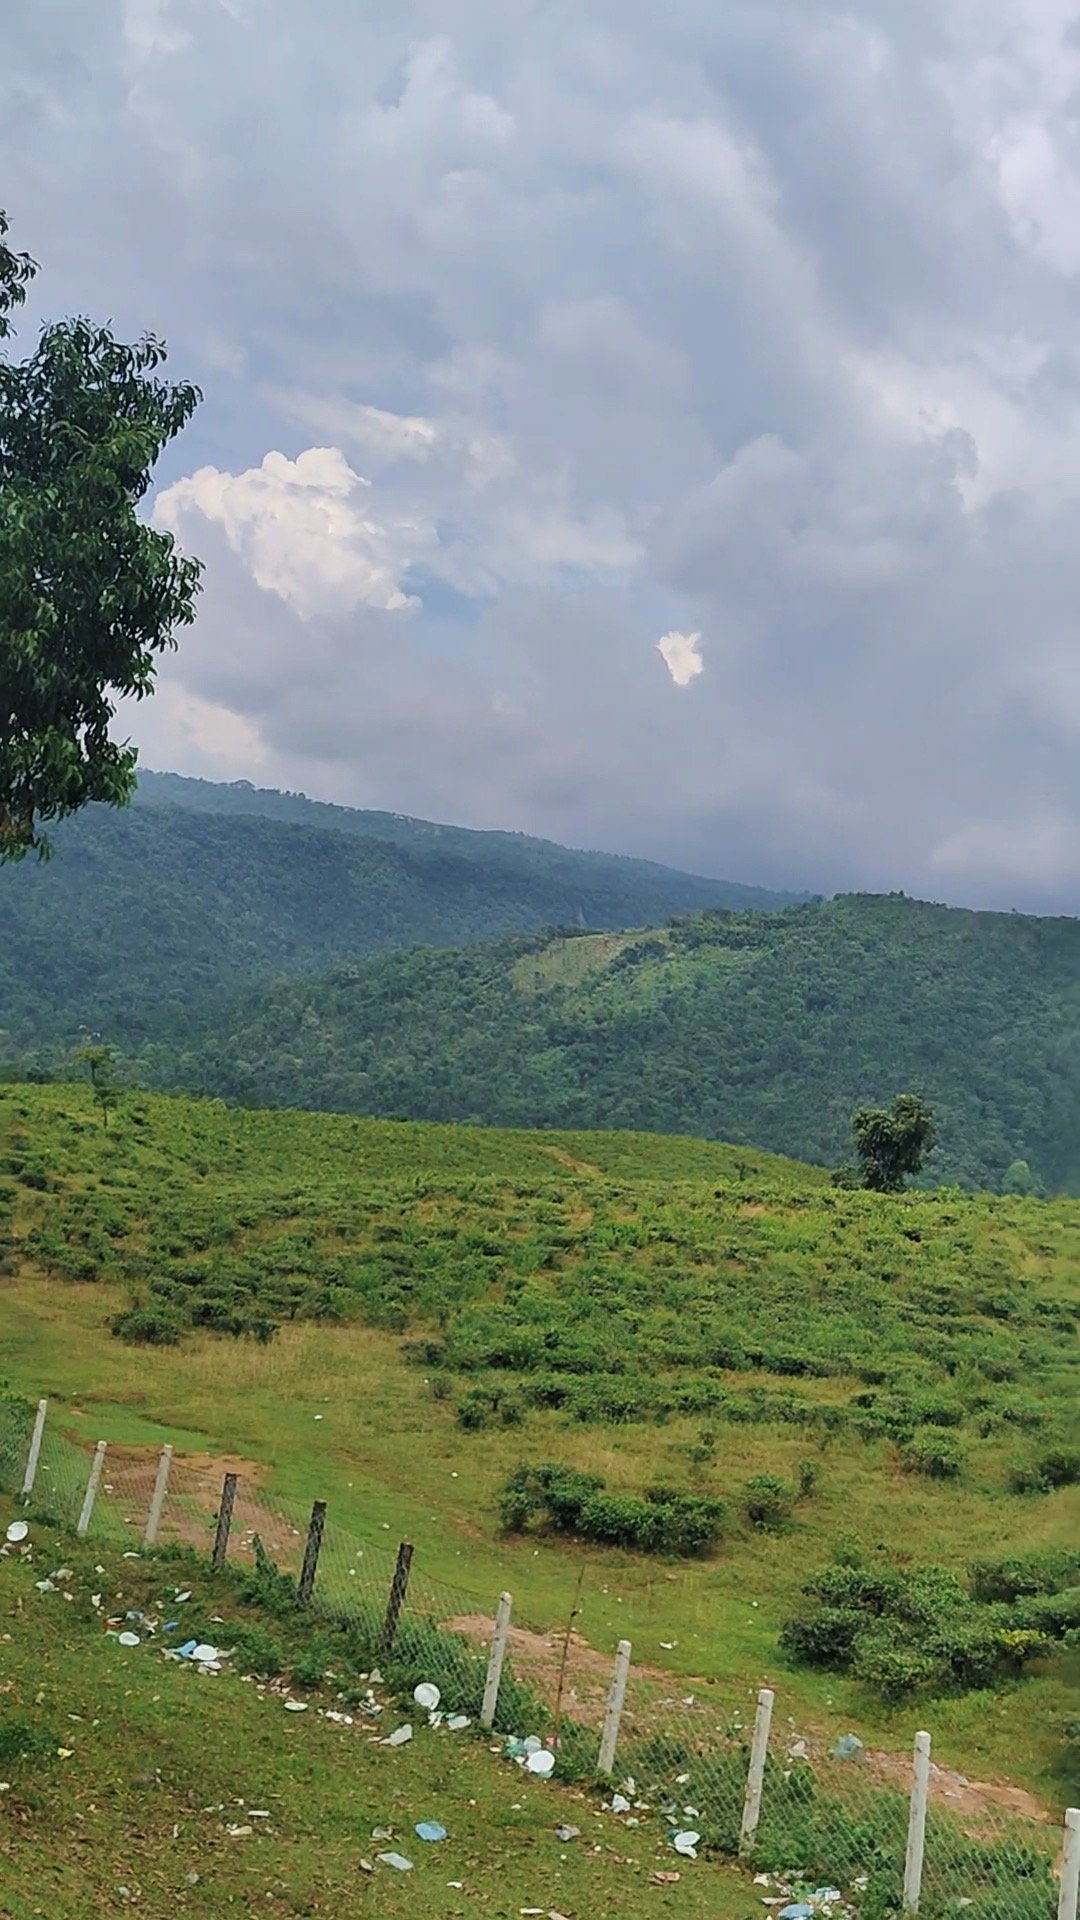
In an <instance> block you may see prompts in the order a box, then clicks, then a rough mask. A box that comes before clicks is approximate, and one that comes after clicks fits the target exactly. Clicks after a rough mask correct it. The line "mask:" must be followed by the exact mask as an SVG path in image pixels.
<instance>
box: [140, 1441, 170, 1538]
mask: <svg viewBox="0 0 1080 1920" xmlns="http://www.w3.org/2000/svg"><path fill="white" fill-rule="evenodd" d="M171 1466H172V1448H171V1447H162V1449H161V1459H160V1460H159V1461H158V1470H157V1479H156V1480H155V1482H154V1492H153V1496H152V1498H151V1501H150V1512H149V1514H148V1515H147V1518H146V1532H145V1533H144V1534H143V1546H144V1547H153V1546H155V1545H156V1544H157V1537H158V1528H159V1527H160V1525H161V1516H162V1513H163V1512H164V1510H165V1495H166V1492H167V1491H168V1486H169V1468H170V1467H171Z"/></svg>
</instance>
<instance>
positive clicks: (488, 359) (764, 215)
mask: <svg viewBox="0 0 1080 1920" xmlns="http://www.w3.org/2000/svg"><path fill="white" fill-rule="evenodd" d="M1078 102H1080V14H1078V12H1077V9H1076V6H1075V5H1074V4H1070V3H1067V0H864V4H862V5H861V6H860V7H858V8H857V9H852V10H847V9H845V8H843V7H840V6H837V5H829V4H824V0H794V3H793V4H785V3H784V0H741V3H739V0H663V4H658V0H648V4H646V0H574V4H572V5H571V4H564V3H563V0H439V4H437V5H436V4H434V0H431V3H428V0H393V4H391V0H367V3H366V4H363V5H359V4H357V3H356V0H321V4H320V5H319V6H317V7H312V8H310V9H308V8H304V7H301V6H300V5H299V4H298V3H297V0H126V3H125V0H94V4H93V5H88V4H87V3H86V0H30V3H29V4H25V5H22V6H19V7H17V8H13V9H11V10H9V14H8V17H7V19H6V21H5V27H4V59H3V70H2V73H0V148H2V173H0V204H2V205H5V206H6V207H7V210H8V213H9V216H10V219H11V223H12V233H11V239H12V241H13V243H14V244H15V245H17V246H21V247H25V248H26V249H28V250H29V251H30V252H31V253H33V254H34V256H35V257H36V258H37V259H38V260H39V261H40V263H41V266H42V272H41V274H40V276H39V279H38V282H37V284H36V289H35V300H34V304H33V305H32V306H31V307H30V308H29V309H28V310H27V312H26V314H25V315H24V318H23V321H22V323H21V326H20V339H21V341H22V343H23V344H29V342H30V340H31V339H32V335H33V329H34V327H35V325H36V323H37V321H38V320H39V319H40V318H41V317H43V316H44V315H46V314H51V315H54V316H55V315H58V314H60V313H64V312H71V311H76V310H77V311H82V312H87V313H89V314H91V315H93V316H94V317H98V318H101V319H106V318H109V319H111V320H112V322H113V324H114V326H115V327H116V328H117V330H118V331H120V332H123V333H127V334H131V335H133V334H135V333H137V332H139V331H141V330H143V329H146V328H149V329H152V330H154V331H157V332H160V333H163V334H164V335H165V337H166V339H167V340H168V343H169V348H170V367H171V370H172V371H173V372H174V374H175V375H176V376H177V377H180V376H183V377H186V378H192V379H195V380H197V381H198V382H199V383H200V384H201V385H202V387H203V389H204V392H205V402H204V405H203V407H202V408H201V409H200V411H199V414H198V415H197V417H196V420H195V422H194V423H193V425H192V427H191V428H190V429H189V430H188V432H187V433H186V434H185V435H184V436H183V438H182V439H181V440H180V441H179V442H178V443H177V444H176V445H175V446H174V448H173V449H171V450H170V454H169V457H168V463H167V464H165V465H163V467H162V469H161V470H160V473H159V482H160V484H159V486H158V489H157V492H156V496H155V499H154V503H153V509H152V510H153V513H154V515H155V517H156V519H157V521H158V523H159V524H161V525H163V526H167V527H170V528H172V529H174V530H175V531H176V533H177V534H178V536H179V537H180V539H181V541H182V543H183V544H184V545H185V546H186V547H188V548H189V549H191V550H193V551H195V552H197V553H199V554H200V555H202V557H203V558H204V559H205V561H206V576H205V590H204V593H203V596H202V600H201V604H200V613H199V619H198V622H197V625H196V626H195V628H194V629H192V630H191V631H189V632H188V633H187V634H185V635H183V636H182V638H181V646H180V651H179V652H178V653H177V654H175V655H172V656H169V657H168V658H167V660H166V661H165V663H164V665H163V667H162V671H161V675H160V680H159V691H158V694H157V697H156V698H155V700H154V701H153V702H151V703H147V704H145V705H143V706H142V707H140V708H139V709H138V710H137V711H135V712H133V713H129V714H126V715H124V716H123V717H122V718H123V725H124V730H125V731H127V730H130V731H131V733H132V735H133V737H134V738H136V739H137V740H138V742H139V745H140V747H141V749H142V752H143V757H144V759H145V761H146V762H147V763H148V764H149V765H152V766H159V767H171V768H175V769H178V770H180V771H183V772H188V773H197V774H203V775H205V776H207V777H210V778H214V779H235V778H240V777H245V778H249V779H251V780H254V781H256V782H257V783H259V784H263V785H272V786H289V787H298V788H303V789H304V790H305V791H306V792H308V793H311V794H313V795H315V796H318V797H321V798H328V799H334V800H338V801H343V802H348V803H351V804H355V805H360V806H379V807H390V808H395V809H397V810H400V811H403V812H408V813H415V814H422V815H427V816H430V817H433V818H440V819H446V820H453V821H458V822H461V823H464V824H467V825H472V826H498V827H509V828H520V829H524V830H526V831H530V832H535V833H543V834H547V835H549V836H551V837H553V838H555V839H559V840H563V841H566V842H568V843H570V844H573V845H577V846H598V847H607V848H611V849H615V850H619V851H625V852H631V853H640V854H647V855H650V856H652V857H654V858H657V859H663V860H668V861H671V862H674V863H677V864H680V865H682V866H686V867H693V868H696V869H698V870H700V871H704V872H709V873H713V874H717V875H729V876H731V877H733V878H739V879H744V880H750V881H759V882H762V883H766V884H787V885H794V886H809V887H813V888H816V889H820V890H823V891H826V890H832V889H835V888H848V887H862V888H868V889H872V890H888V889H891V888H901V887H902V888H904V889H905V890H906V891H908V892H912V893H920V894H923V895H925V896H928V897H931V898H935V899H948V900H954V901H958V902H964V903H968V904H972V905H994V906H1000V907H1010V906H1016V907H1021V908H1033V909H1039V910H1049V911H1065V912H1077V911H1078V910H1080V751H1078V749H1080V647H1078V644H1077V620H1078V614H1080V302H1078V297H1077V296H1078V288H1080V107H1078Z"/></svg>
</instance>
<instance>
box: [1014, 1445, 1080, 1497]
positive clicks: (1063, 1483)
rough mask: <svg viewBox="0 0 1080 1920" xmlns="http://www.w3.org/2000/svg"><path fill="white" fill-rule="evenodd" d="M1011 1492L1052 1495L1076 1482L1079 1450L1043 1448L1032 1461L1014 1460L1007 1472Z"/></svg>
mask: <svg viewBox="0 0 1080 1920" xmlns="http://www.w3.org/2000/svg"><path fill="white" fill-rule="evenodd" d="M1008 1480H1009V1491H1010V1492H1011V1493H1053V1492H1054V1490H1055V1489H1056V1488H1058V1487H1073V1486H1076V1485H1077V1483H1078V1482H1080V1447H1060V1446H1059V1447H1047V1448H1046V1449H1045V1450H1044V1451H1043V1452H1042V1453H1040V1454H1037V1455H1036V1457H1035V1458H1034V1460H1029V1461H1018V1462H1015V1463H1014V1464H1013V1465H1012V1466H1010V1468H1009V1471H1008Z"/></svg>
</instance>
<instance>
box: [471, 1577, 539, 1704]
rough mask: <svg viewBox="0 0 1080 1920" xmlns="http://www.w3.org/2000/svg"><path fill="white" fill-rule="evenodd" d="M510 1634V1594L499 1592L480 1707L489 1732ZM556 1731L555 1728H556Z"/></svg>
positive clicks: (497, 1701)
mask: <svg viewBox="0 0 1080 1920" xmlns="http://www.w3.org/2000/svg"><path fill="white" fill-rule="evenodd" d="M509 1634H510V1595H509V1594H508V1593H504V1594H501V1595H500V1597H499V1611H498V1613H497V1614H496V1615H495V1637H494V1639H493V1640H492V1642H491V1652H490V1653H489V1655H488V1669H487V1679H486V1680H485V1682H484V1704H483V1706H482V1707H481V1709H480V1725H481V1726H482V1727H484V1728H486V1730H487V1731H488V1732H489V1733H490V1732H491V1729H492V1727H493V1726H494V1725H495V1711H496V1708H497V1707H498V1704H499V1684H500V1682H501V1680H502V1670H503V1661H504V1660H505V1658H506V1642H507V1639H508V1637H509ZM556 1731H557V1729H556Z"/></svg>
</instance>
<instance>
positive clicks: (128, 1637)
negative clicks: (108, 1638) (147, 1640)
mask: <svg viewBox="0 0 1080 1920" xmlns="http://www.w3.org/2000/svg"><path fill="white" fill-rule="evenodd" d="M116 1638H117V1642H118V1644H119V1645H120V1646H122V1647H137V1646H138V1645H139V1636H138V1634H137V1633H118V1634H117V1636H116Z"/></svg>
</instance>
